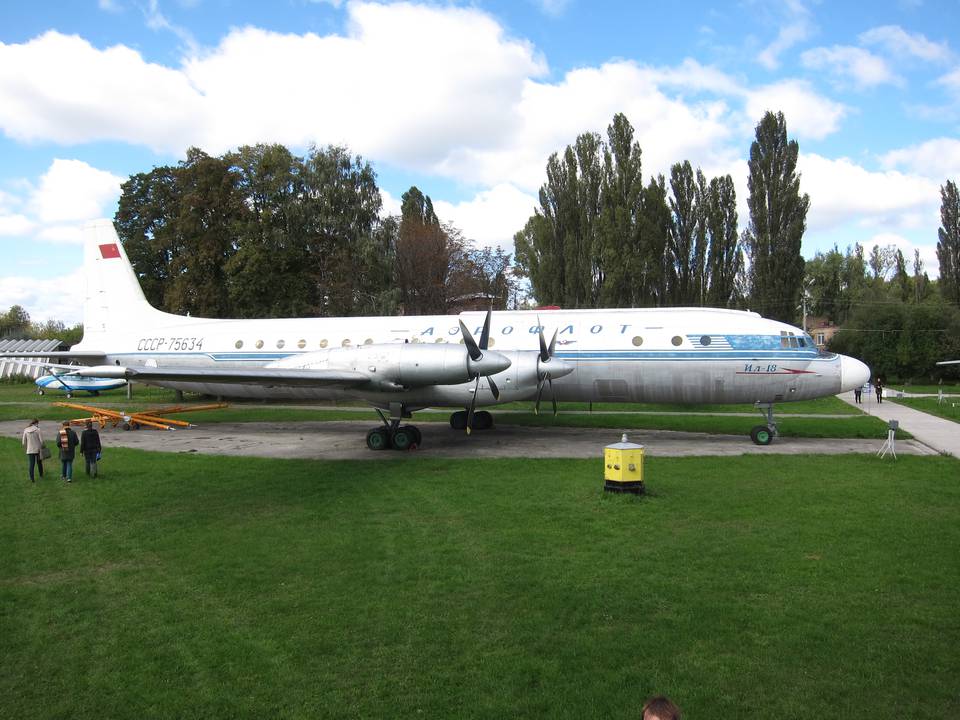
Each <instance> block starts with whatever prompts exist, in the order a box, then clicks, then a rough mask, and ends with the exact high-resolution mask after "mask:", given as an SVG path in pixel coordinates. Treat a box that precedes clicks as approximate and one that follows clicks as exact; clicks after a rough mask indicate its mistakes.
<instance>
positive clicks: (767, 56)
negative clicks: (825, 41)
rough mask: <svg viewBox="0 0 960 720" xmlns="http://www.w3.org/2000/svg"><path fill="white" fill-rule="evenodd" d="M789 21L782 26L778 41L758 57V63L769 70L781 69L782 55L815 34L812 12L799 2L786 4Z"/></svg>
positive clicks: (767, 47)
mask: <svg viewBox="0 0 960 720" xmlns="http://www.w3.org/2000/svg"><path fill="white" fill-rule="evenodd" d="M784 8H785V10H786V13H787V19H786V21H785V22H784V24H783V25H781V27H780V30H779V32H778V33H777V37H776V39H775V40H774V41H773V42H771V43H770V44H769V45H767V46H766V47H765V48H764V49H763V50H761V51H760V53H759V54H758V55H757V61H758V62H759V63H760V64H761V65H763V66H764V67H765V68H767V70H776V69H777V68H779V67H780V54H781V53H783V52H784V51H786V50H789V49H790V48H792V47H793V46H794V45H796V44H797V43H800V42H803V41H804V40H806V39H807V38H808V37H810V35H811V34H812V32H813V24H812V23H811V21H810V12H809V11H808V10H807V8H806V7H805V6H804V5H803V3H802V2H800V1H799V0H788V1H787V2H786V3H784Z"/></svg>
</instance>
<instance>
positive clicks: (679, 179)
mask: <svg viewBox="0 0 960 720" xmlns="http://www.w3.org/2000/svg"><path fill="white" fill-rule="evenodd" d="M698 174H701V173H699V171H698ZM701 175H702V174H701ZM670 212H671V214H672V216H673V223H672V226H671V232H670V250H671V253H672V255H673V260H674V263H675V265H674V267H675V268H676V270H675V275H676V284H675V285H674V297H673V301H674V303H676V304H677V305H695V304H697V301H698V299H699V298H698V295H699V293H698V289H697V287H696V276H697V270H698V268H697V257H696V247H695V245H696V236H697V230H698V225H699V222H700V221H699V212H698V207H697V180H696V178H695V176H694V173H693V167H692V166H691V165H690V161H689V160H684V161H683V162H682V163H676V164H674V165H673V167H671V168H670Z"/></svg>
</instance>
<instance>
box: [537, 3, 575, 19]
mask: <svg viewBox="0 0 960 720" xmlns="http://www.w3.org/2000/svg"><path fill="white" fill-rule="evenodd" d="M536 3H537V5H539V6H540V10H541V12H543V13H544V14H546V15H550V16H552V17H559V16H560V15H563V13H564V11H565V10H566V9H567V6H568V5H570V0H536Z"/></svg>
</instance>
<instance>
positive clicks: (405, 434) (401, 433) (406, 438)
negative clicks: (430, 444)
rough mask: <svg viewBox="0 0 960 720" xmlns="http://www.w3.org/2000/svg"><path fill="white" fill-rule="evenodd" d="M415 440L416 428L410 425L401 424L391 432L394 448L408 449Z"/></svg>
mask: <svg viewBox="0 0 960 720" xmlns="http://www.w3.org/2000/svg"><path fill="white" fill-rule="evenodd" d="M416 440H417V434H416V428H415V427H413V426H412V425H401V426H400V427H398V428H397V431H396V432H395V433H394V434H393V449H394V450H409V449H410V446H411V445H413V443H415V442H416Z"/></svg>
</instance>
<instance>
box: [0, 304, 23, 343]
mask: <svg viewBox="0 0 960 720" xmlns="http://www.w3.org/2000/svg"><path fill="white" fill-rule="evenodd" d="M29 334H30V313H28V312H27V311H26V310H25V309H24V308H23V306H21V305H12V306H10V309H9V310H7V312H6V314H4V315H0V337H15V336H26V335H29Z"/></svg>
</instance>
